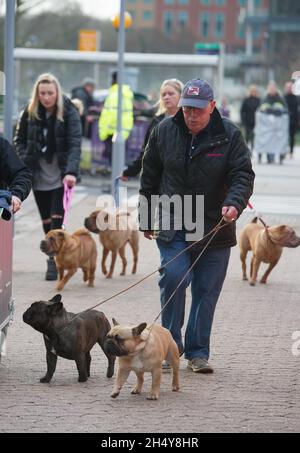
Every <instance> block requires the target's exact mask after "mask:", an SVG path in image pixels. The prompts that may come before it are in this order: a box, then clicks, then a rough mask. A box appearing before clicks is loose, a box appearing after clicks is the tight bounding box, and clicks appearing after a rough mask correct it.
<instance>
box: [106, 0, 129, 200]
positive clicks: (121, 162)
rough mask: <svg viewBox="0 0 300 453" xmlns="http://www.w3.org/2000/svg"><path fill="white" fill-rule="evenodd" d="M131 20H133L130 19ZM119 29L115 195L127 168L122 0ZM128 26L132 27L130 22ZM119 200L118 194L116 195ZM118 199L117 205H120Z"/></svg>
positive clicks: (114, 163) (114, 146) (123, 8)
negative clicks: (124, 119) (119, 177)
mask: <svg viewBox="0 0 300 453" xmlns="http://www.w3.org/2000/svg"><path fill="white" fill-rule="evenodd" d="M130 20H131V19H130ZM113 24H114V26H115V28H117V29H118V117H117V132H116V134H115V136H114V138H113V148H112V186H111V193H112V194H113V195H115V182H116V180H117V178H118V176H120V174H121V173H122V171H123V169H124V166H125V140H124V137H123V134H122V101H123V81H124V52H125V28H126V24H125V0H120V15H119V17H118V16H116V17H115V18H114V19H113ZM127 26H130V23H129V22H128V24H127ZM116 196H117V198H118V194H116ZM118 201H119V200H118V199H117V200H116V203H117V205H118Z"/></svg>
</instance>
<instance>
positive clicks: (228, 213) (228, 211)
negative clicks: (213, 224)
mask: <svg viewBox="0 0 300 453" xmlns="http://www.w3.org/2000/svg"><path fill="white" fill-rule="evenodd" d="M222 216H223V217H224V220H225V222H228V223H230V222H233V221H234V220H236V219H237V218H238V211H237V209H236V208H235V207H234V206H224V207H223V209H222Z"/></svg>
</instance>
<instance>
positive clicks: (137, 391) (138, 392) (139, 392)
mask: <svg viewBox="0 0 300 453" xmlns="http://www.w3.org/2000/svg"><path fill="white" fill-rule="evenodd" d="M140 394H141V390H139V389H138V388H137V387H135V388H134V389H132V390H131V395H140Z"/></svg>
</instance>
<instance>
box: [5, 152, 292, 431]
mask: <svg viewBox="0 0 300 453" xmlns="http://www.w3.org/2000/svg"><path fill="white" fill-rule="evenodd" d="M295 164H296V163H294V164H289V163H287V165H286V167H285V168H284V169H283V172H284V173H286V174H287V177H289V175H290V178H292V176H291V175H293V174H294V172H296V170H295ZM296 167H297V168H298V170H300V165H299V162H298V161H297V165H296ZM257 171H258V174H259V173H265V176H264V178H265V180H264V181H263V175H261V176H259V181H258V186H257V187H258V194H259V193H262V192H264V193H266V192H268V191H267V190H264V191H263V190H261V189H262V188H266V184H268V181H269V182H270V181H271V179H272V173H273V172H274V171H275V170H274V168H273V169H269V168H268V167H267V166H263V167H261V168H257ZM276 171H277V169H276ZM278 171H279V170H278ZM295 174H296V173H295ZM280 177H281V176H280V174H278V181H281V180H280ZM297 177H298V180H299V173H298V175H297ZM272 181H273V179H272ZM270 184H271V182H270ZM272 184H273V182H272ZM272 184H271V185H272ZM274 184H275V185H276V181H275V182H274ZM280 184H281V182H277V185H280ZM290 184H295V188H296V187H298V186H297V184H298V185H299V183H298V182H297V181H296V180H295V181H294V182H291V181H290ZM272 190H273V189H272ZM278 191H279V192H280V187H279V190H278ZM299 193H300V192H298V195H299ZM282 194H283V195H284V192H282ZM95 202H96V191H95V190H94V191H93V190H91V192H90V195H88V193H85V195H83V197H82V198H81V200H79V202H78V203H77V204H76V205H75V206H73V208H72V211H71V214H70V216H69V218H70V222H71V223H70V226H69V230H70V231H72V230H73V229H75V228H77V227H79V226H81V225H82V222H83V218H84V217H85V216H86V215H87V214H88V213H89V212H91V211H92V210H93V209H94V206H95ZM29 203H30V202H29ZM24 209H25V206H24ZM26 209H27V210H28V211H27V216H28V221H30V219H29V217H31V219H34V221H36V219H37V218H38V217H37V213H36V210H35V208H34V210H33V208H32V205H30V206H29V205H28V207H26ZM275 211H276V210H275ZM296 214H297V213H296ZM252 217H253V215H252V214H251V213H245V214H244V215H243V216H242V218H241V219H240V220H239V228H240V227H241V226H242V225H243V224H244V223H246V222H247V221H249V220H251V218H252ZM267 219H268V221H269V223H273V221H276V223H277V222H278V221H281V222H283V221H284V219H285V217H284V216H283V215H282V214H281V213H278V212H274V211H273V213H272V214H269V215H268V217H267ZM23 220H24V219H23ZM289 222H290V223H291V224H293V226H294V227H296V229H297V231H298V233H300V216H298V215H295V213H294V212H292V213H290V215H289ZM22 229H23V231H22ZM20 230H21V231H20ZM17 231H18V234H17V237H16V240H15V254H14V297H15V299H16V316H15V321H14V323H13V324H12V326H11V327H10V331H9V336H8V356H7V357H6V358H4V360H3V362H2V364H1V365H0V395H1V416H0V432H98V433H117V432H145V433H155V432H166V433H167V432H180V433H184V432H192V433H201V432H232V431H234V432H262V431H266V432H272V431H273V432H296V431H299V430H300V421H299V410H300V374H299V369H300V356H299V357H294V356H293V355H292V344H293V340H292V333H293V332H294V331H300V310H299V294H300V278H299V261H300V248H298V249H294V250H290V249H286V250H285V251H284V253H283V256H282V259H281V261H280V263H279V265H278V266H277V267H276V268H275V269H274V271H273V272H272V274H271V277H270V281H269V284H268V285H266V286H263V285H260V284H258V285H257V286H256V287H255V288H252V287H250V286H249V284H248V283H246V282H243V281H242V280H241V269H240V263H239V251H238V249H237V248H235V249H233V252H232V258H231V263H230V267H229V271H228V277H227V280H226V283H225V286H224V289H223V292H222V295H221V298H220V301H219V304H218V307H217V312H216V317H215V322H214V330H213V336H212V357H211V362H212V365H213V366H214V368H215V374H214V375H207V376H201V375H197V374H193V373H192V372H191V371H188V370H187V369H186V362H185V360H184V359H183V358H182V359H181V368H180V380H181V391H180V392H179V393H173V392H172V391H171V375H170V374H168V373H164V374H163V380H162V386H161V396H160V399H159V400H158V401H157V402H150V401H147V400H146V393H147V391H148V390H149V388H150V376H147V378H146V380H145V385H144V392H143V394H142V395H141V396H132V395H131V394H130V390H131V387H132V386H133V383H134V376H133V375H132V376H131V377H130V379H129V383H127V385H125V387H124V389H123V390H122V392H121V394H120V396H119V398H118V399H116V400H112V399H111V398H110V393H111V390H112V385H113V382H112V381H111V380H109V379H107V378H106V377H105V369H106V362H105V359H104V356H103V353H102V351H101V350H100V348H99V347H98V346H95V348H94V349H93V351H92V359H93V360H92V368H91V378H90V379H89V381H88V382H87V383H84V384H79V383H78V382H77V370H76V365H75V363H74V362H69V361H67V360H64V359H61V358H59V359H58V366H57V370H56V373H55V375H54V378H53V380H52V383H51V384H50V385H45V384H40V383H39V378H40V377H41V376H43V374H44V372H45V369H46V362H45V349H44V344H43V339H42V335H41V334H39V333H38V332H35V331H34V330H33V329H32V328H30V327H29V326H27V325H25V324H24V323H23V322H22V314H23V312H24V311H25V309H26V308H27V307H28V306H29V305H30V304H31V303H32V302H33V301H36V300H40V299H44V300H46V299H48V298H51V297H52V296H53V295H54V294H55V290H54V283H53V282H45V281H44V280H43V278H44V271H45V265H46V257H45V256H44V255H42V254H41V252H40V251H39V242H40V240H41V239H42V232H41V228H40V225H39V223H36V225H32V223H31V224H30V225H28V224H25V223H24V224H23V226H22V223H21V219H20V222H19V224H18V222H17ZM95 238H96V237H95ZM99 251H100V247H99ZM129 255H130V250H129V248H128V249H127V256H128V257H129ZM131 262H132V261H131V256H130V263H131ZM157 266H158V252H157V249H156V245H155V243H154V242H150V241H146V240H145V239H144V238H142V237H141V252H140V262H139V267H138V274H137V276H131V275H130V274H129V275H127V276H126V277H123V278H122V277H120V276H119V275H118V273H119V269H120V266H119V261H118V272H116V274H115V278H114V279H113V280H111V281H107V280H105V279H104V278H103V276H102V275H101V273H100V266H99V267H98V271H97V278H96V287H95V288H86V287H85V286H84V285H83V282H82V277H81V272H78V274H77V275H76V276H75V277H74V278H73V279H72V280H71V281H70V282H69V284H68V285H67V287H66V289H65V290H64V291H63V300H64V303H65V305H66V308H67V309H68V310H69V311H74V312H78V311H81V310H83V309H85V308H87V307H89V306H92V305H94V304H95V303H97V302H98V301H99V302H100V301H101V300H102V299H104V298H105V297H107V296H109V295H111V294H112V293H115V292H117V291H118V290H120V289H122V288H124V287H126V286H129V285H130V284H131V283H133V282H135V281H137V280H138V279H140V278H142V277H143V276H144V275H146V274H147V273H149V272H151V271H152V270H153V269H155V268H156V267H157ZM129 267H130V266H129ZM101 309H103V311H104V312H105V314H106V315H107V316H108V317H109V319H111V318H112V316H114V317H115V318H116V319H117V320H118V321H119V322H131V323H140V322H143V321H147V322H148V323H151V322H152V321H153V319H154V318H155V316H156V315H157V313H158V312H159V292H158V287H157V277H153V278H152V279H150V280H148V281H147V282H145V283H144V284H143V285H141V286H140V287H138V288H137V289H134V290H132V291H131V292H128V293H126V294H125V295H123V296H121V297H119V298H118V299H116V300H113V301H111V302H109V303H108V304H106V305H104V307H103V308H101ZM188 309H189V299H188V304H187V312H188Z"/></svg>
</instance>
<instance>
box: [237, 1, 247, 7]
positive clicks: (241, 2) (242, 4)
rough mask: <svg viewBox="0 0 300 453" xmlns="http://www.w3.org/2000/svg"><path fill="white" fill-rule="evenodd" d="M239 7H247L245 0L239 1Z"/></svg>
mask: <svg viewBox="0 0 300 453" xmlns="http://www.w3.org/2000/svg"><path fill="white" fill-rule="evenodd" d="M239 4H240V6H247V0H239Z"/></svg>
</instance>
